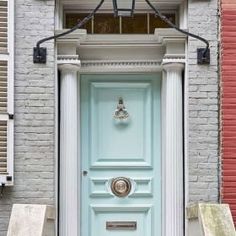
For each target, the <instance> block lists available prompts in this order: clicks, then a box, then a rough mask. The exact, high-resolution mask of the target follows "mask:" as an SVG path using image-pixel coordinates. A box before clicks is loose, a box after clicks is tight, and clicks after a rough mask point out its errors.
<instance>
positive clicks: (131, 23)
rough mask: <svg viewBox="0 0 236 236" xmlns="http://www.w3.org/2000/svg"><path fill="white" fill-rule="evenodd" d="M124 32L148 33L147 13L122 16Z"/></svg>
mask: <svg viewBox="0 0 236 236" xmlns="http://www.w3.org/2000/svg"><path fill="white" fill-rule="evenodd" d="M122 33H123V34H147V14H135V15H134V16H133V17H122Z"/></svg>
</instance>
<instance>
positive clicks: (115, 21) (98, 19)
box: [94, 14, 119, 34]
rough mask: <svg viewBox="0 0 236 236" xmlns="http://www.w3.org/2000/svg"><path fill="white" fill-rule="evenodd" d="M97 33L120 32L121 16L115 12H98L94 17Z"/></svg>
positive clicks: (95, 31)
mask: <svg viewBox="0 0 236 236" xmlns="http://www.w3.org/2000/svg"><path fill="white" fill-rule="evenodd" d="M94 33H95V34H119V18H118V17H116V18H115V17H114V15H113V14H96V15H95V17H94Z"/></svg>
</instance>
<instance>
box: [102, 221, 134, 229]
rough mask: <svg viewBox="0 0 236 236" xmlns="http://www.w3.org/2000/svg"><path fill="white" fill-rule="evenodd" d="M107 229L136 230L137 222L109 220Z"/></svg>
mask: <svg viewBox="0 0 236 236" xmlns="http://www.w3.org/2000/svg"><path fill="white" fill-rule="evenodd" d="M106 229H107V230H136V229H137V222H135V221H107V222H106Z"/></svg>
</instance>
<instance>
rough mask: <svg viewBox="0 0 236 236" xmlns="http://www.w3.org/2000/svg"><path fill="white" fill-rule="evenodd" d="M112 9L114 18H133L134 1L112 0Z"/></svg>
mask: <svg viewBox="0 0 236 236" xmlns="http://www.w3.org/2000/svg"><path fill="white" fill-rule="evenodd" d="M113 8H114V14H115V16H116V17H117V16H133V15H134V8H135V0H126V1H122V0H113Z"/></svg>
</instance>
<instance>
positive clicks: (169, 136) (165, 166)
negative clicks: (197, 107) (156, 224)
mask: <svg viewBox="0 0 236 236" xmlns="http://www.w3.org/2000/svg"><path fill="white" fill-rule="evenodd" d="M145 37H146V38H145ZM104 42H105V43H104ZM132 42H134V40H133V39H132V38H130V36H129V37H127V36H118V37H117V38H116V37H113V38H112V39H111V37H110V38H109V36H107V37H106V36H100V38H99V36H95V37H92V36H87V35H86V33H85V31H84V30H78V31H76V32H75V33H73V34H70V35H68V36H66V37H64V38H63V39H58V41H57V46H58V68H59V70H60V71H61V126H60V134H61V138H60V163H61V166H60V209H61V213H60V215H61V217H60V220H59V222H60V230H59V231H60V233H61V234H60V235H61V236H75V235H76V236H79V235H80V229H79V222H80V220H79V219H80V214H79V213H80V212H79V209H80V208H79V202H80V201H79V198H80V186H79V183H80V180H79V179H80V178H79V176H80V174H79V170H80V166H79V164H80V161H78V160H79V158H78V156H79V155H80V151H79V144H80V141H79V135H78V134H79V132H80V131H79V130H80V128H79V123H80V122H79V117H80V116H79V110H80V109H79V104H80V102H79V97H80V95H79V83H78V80H79V74H86V73H90V74H91V73H102V74H108V73H109V74H110V73H163V76H162V90H161V91H162V139H161V140H162V183H163V184H162V207H163V209H162V214H163V216H164V217H163V219H164V220H163V222H162V236H183V235H184V229H183V225H184V219H183V215H184V197H183V196H184V193H183V160H184V157H183V127H182V124H183V106H182V104H183V94H182V71H183V69H184V64H185V43H186V42H185V37H184V36H183V35H182V34H180V33H178V32H176V31H175V30H173V29H159V30H157V31H156V32H155V35H154V36H153V37H151V36H140V38H139V37H138V36H136V40H135V43H132ZM137 42H138V43H137ZM142 49H145V51H146V52H147V53H146V55H143V54H142V53H143V51H142ZM116 50H118V51H122V50H123V54H122V55H121V56H120V58H119V57H118V56H117V55H118V54H119V53H114V52H116ZM132 50H133V51H132ZM77 52H79V55H78V54H77ZM134 52H137V53H136V54H135V53H134ZM152 52H154V53H152ZM106 53H107V54H106ZM112 53H113V54H112ZM126 53H127V54H126ZM141 54H142V58H140V57H139V56H140V55H141ZM97 55H101V57H100V58H98V57H97ZM123 56H124V57H125V60H124V59H123V60H122V57H123ZM93 58H94V59H93ZM104 58H106V60H104ZM107 58H108V59H107ZM77 109H78V110H77ZM77 125H78V127H77ZM164 160H165V161H164ZM62 216H63V217H62ZM81 236H82V235H81Z"/></svg>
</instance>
